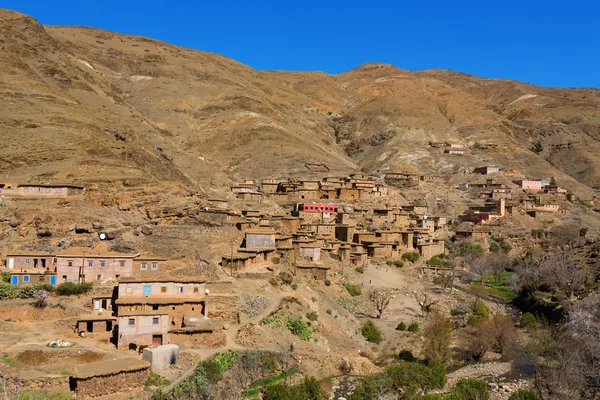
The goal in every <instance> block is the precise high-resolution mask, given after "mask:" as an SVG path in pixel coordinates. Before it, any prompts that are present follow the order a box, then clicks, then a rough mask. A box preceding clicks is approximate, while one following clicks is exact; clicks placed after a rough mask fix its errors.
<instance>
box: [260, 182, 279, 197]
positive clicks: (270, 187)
mask: <svg viewBox="0 0 600 400" xmlns="http://www.w3.org/2000/svg"><path fill="white" fill-rule="evenodd" d="M279 183H280V181H278V180H275V179H263V180H262V181H261V182H260V191H261V192H262V193H263V194H273V193H277V190H278V189H279Z"/></svg>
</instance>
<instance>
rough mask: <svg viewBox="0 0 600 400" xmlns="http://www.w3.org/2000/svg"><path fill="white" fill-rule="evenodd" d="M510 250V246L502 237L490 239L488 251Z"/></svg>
mask: <svg viewBox="0 0 600 400" xmlns="http://www.w3.org/2000/svg"><path fill="white" fill-rule="evenodd" d="M511 250H512V246H511V244H510V243H508V242H507V241H506V240H505V239H504V238H503V237H498V238H496V239H492V240H490V251H491V252H492V253H499V252H501V251H502V252H505V253H508V252H509V251H511Z"/></svg>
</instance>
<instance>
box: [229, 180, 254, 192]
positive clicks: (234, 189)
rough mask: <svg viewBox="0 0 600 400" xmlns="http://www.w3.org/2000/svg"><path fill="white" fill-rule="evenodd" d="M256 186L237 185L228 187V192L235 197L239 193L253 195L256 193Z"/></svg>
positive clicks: (249, 184)
mask: <svg viewBox="0 0 600 400" xmlns="http://www.w3.org/2000/svg"><path fill="white" fill-rule="evenodd" d="M256 189H257V188H256V186H255V185H254V184H252V183H237V184H235V185H233V186H230V187H229V191H230V192H231V193H233V194H235V195H238V194H240V193H253V192H256V191H257V190H256Z"/></svg>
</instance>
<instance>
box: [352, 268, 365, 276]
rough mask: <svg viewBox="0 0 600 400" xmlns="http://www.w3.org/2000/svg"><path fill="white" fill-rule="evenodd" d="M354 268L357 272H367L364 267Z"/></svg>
mask: <svg viewBox="0 0 600 400" xmlns="http://www.w3.org/2000/svg"><path fill="white" fill-rule="evenodd" d="M354 270H355V271H356V272H358V273H359V274H364V273H365V269H364V268H363V267H356V268H354Z"/></svg>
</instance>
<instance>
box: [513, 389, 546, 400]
mask: <svg viewBox="0 0 600 400" xmlns="http://www.w3.org/2000/svg"><path fill="white" fill-rule="evenodd" d="M508 400H540V395H539V393H538V392H536V391H535V390H525V389H519V390H517V391H516V392H514V393H513V394H511V395H510V397H509V398H508Z"/></svg>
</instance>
